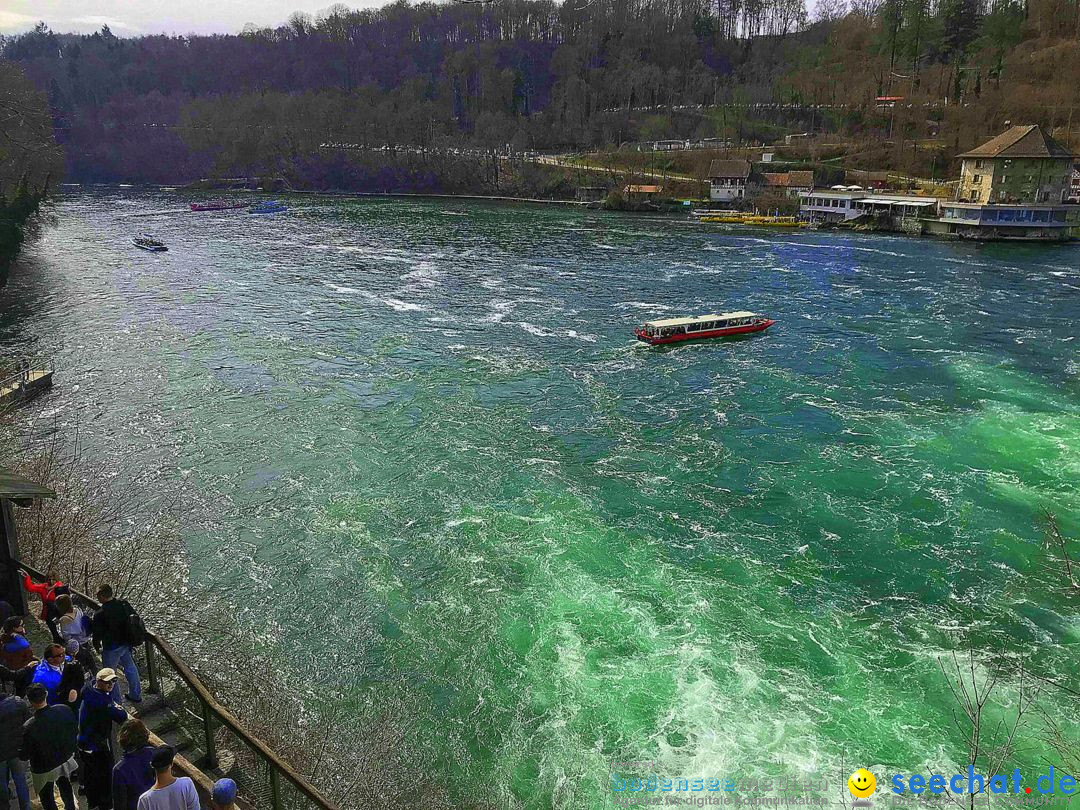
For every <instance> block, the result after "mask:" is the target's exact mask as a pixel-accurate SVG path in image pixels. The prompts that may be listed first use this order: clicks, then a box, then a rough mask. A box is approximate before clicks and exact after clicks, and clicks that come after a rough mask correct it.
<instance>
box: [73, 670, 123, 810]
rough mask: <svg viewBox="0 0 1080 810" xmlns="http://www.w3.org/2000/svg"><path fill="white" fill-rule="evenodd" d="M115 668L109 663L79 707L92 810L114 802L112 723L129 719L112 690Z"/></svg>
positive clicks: (86, 787)
mask: <svg viewBox="0 0 1080 810" xmlns="http://www.w3.org/2000/svg"><path fill="white" fill-rule="evenodd" d="M114 686H116V670H114V669H112V668H110V667H106V668H105V669H103V670H101V671H100V672H98V674H97V677H96V678H95V679H94V682H93V683H90V684H87V685H86V688H85V689H83V693H82V705H81V706H80V707H79V756H80V758H81V759H82V764H83V775H82V786H83V789H84V790H85V791H86V801H87V803H88V804H89V805H90V810H98V808H100V809H101V810H108V808H109V807H110V806H111V805H112V767H113V752H112V724H113V723H116V724H120V723H123V722H124V721H125V720H127V719H128V715H127V712H125V711H124V710H123V709H122V708H120V705H119V704H118V703H117V699H116V696H115V695H114V694H113V687H114Z"/></svg>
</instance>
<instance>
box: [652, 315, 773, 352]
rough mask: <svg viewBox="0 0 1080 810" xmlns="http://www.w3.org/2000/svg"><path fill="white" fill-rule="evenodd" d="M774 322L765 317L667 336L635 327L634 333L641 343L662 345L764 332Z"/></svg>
mask: <svg viewBox="0 0 1080 810" xmlns="http://www.w3.org/2000/svg"><path fill="white" fill-rule="evenodd" d="M774 323H776V321H774V320H772V319H766V320H764V321H760V322H759V323H751V324H747V325H746V326H731V327H727V328H725V329H711V330H709V331H708V332H695V333H693V334H691V335H668V336H667V337H649V336H648V335H646V334H645V333H644V332H643V331H642V330H641V329H635V330H634V334H635V335H636V336H637V339H638V340H640V341H641V342H642V343H648V344H649V345H650V346H664V345H667V344H668V343H685V342H686V341H688V340H714V339H716V338H726V337H735V336H736V335H749V334H751V333H753V332H764V331H765V330H766V329H768V328H769V327H770V326H772V325H773V324H774Z"/></svg>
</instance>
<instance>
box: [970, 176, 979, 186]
mask: <svg viewBox="0 0 1080 810" xmlns="http://www.w3.org/2000/svg"><path fill="white" fill-rule="evenodd" d="M971 182H972V183H973V184H975V185H976V186H977V185H979V183H981V182H982V175H981V174H977V175H975V176H974V177H972V178H971Z"/></svg>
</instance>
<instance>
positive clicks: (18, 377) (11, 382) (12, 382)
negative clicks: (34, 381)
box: [0, 368, 30, 391]
mask: <svg viewBox="0 0 1080 810" xmlns="http://www.w3.org/2000/svg"><path fill="white" fill-rule="evenodd" d="M25 382H30V369H29V368H24V369H21V370H20V371H18V372H16V373H15V374H12V375H11V376H10V377H5V378H4V379H2V380H0V391H2V390H3V389H5V388H7V387H9V386H15V387H18V386H20V385H22V384H23V383H25Z"/></svg>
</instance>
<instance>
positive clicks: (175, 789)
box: [138, 745, 199, 810]
mask: <svg viewBox="0 0 1080 810" xmlns="http://www.w3.org/2000/svg"><path fill="white" fill-rule="evenodd" d="M174 759H176V749H175V748H173V747H172V746H171V745H160V746H158V747H157V748H155V749H154V755H153V756H152V757H151V758H150V764H151V765H153V766H154V786H153V787H152V788H150V789H149V790H148V791H146V793H144V794H143V795H142V796H140V797H139V807H138V810H199V794H198V793H197V792H196V790H195V783H194V782H192V781H191V779H190V778H188V777H187V776H180V777H177V776H173V772H172V767H173V760H174Z"/></svg>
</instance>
